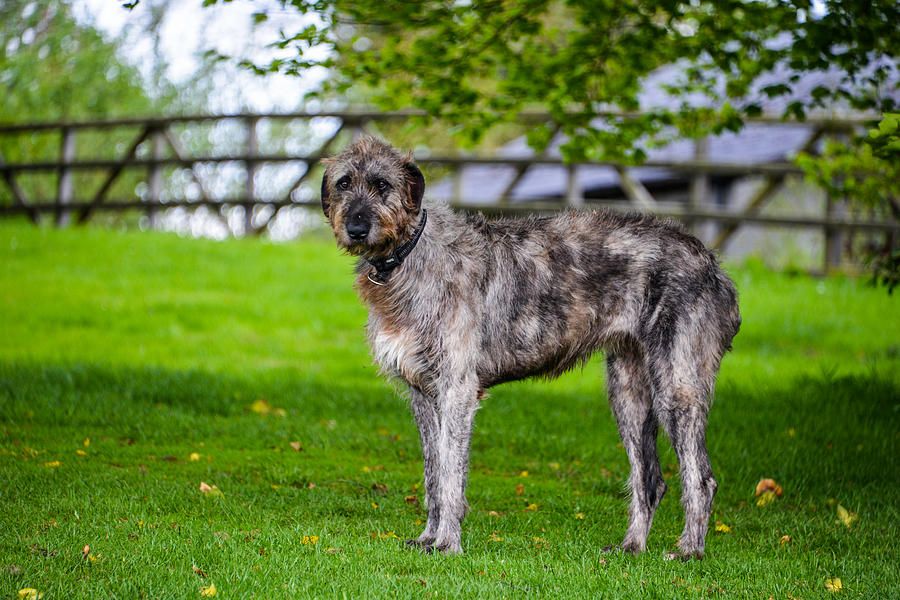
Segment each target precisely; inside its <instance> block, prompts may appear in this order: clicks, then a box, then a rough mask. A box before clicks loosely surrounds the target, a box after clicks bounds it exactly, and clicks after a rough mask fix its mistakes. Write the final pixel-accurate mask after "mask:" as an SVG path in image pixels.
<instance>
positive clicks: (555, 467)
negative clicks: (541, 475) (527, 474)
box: [547, 462, 560, 471]
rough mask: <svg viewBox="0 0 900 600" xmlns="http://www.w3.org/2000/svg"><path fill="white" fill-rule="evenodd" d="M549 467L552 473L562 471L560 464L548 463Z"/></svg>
mask: <svg viewBox="0 0 900 600" xmlns="http://www.w3.org/2000/svg"><path fill="white" fill-rule="evenodd" d="M547 466H548V467H550V470H551V471H559V469H560V466H559V463H558V462H552V463H547Z"/></svg>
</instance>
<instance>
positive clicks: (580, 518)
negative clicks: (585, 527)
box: [575, 512, 584, 521]
mask: <svg viewBox="0 0 900 600" xmlns="http://www.w3.org/2000/svg"><path fill="white" fill-rule="evenodd" d="M575 519H576V520H577V521H584V513H582V512H579V513H575Z"/></svg>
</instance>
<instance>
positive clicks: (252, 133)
mask: <svg viewBox="0 0 900 600" xmlns="http://www.w3.org/2000/svg"><path fill="white" fill-rule="evenodd" d="M257 122H258V119H256V118H255V117H249V118H248V119H247V120H246V126H247V158H249V159H250V160H248V161H247V162H246V168H247V181H246V184H245V189H244V196H246V198H245V199H246V200H247V203H246V204H244V235H250V234H251V233H252V232H253V206H254V205H253V201H254V200H256V184H255V179H256V161H255V160H253V159H255V158H256V156H257V154H258V153H259V138H258V137H257V135H256V124H257Z"/></svg>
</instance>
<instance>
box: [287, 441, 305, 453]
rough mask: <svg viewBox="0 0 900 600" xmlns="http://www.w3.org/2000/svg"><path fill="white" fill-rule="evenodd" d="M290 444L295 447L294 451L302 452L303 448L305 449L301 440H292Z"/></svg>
mask: <svg viewBox="0 0 900 600" xmlns="http://www.w3.org/2000/svg"><path fill="white" fill-rule="evenodd" d="M290 446H291V448H293V449H294V452H300V451H301V450H303V444H301V443H300V442H291V444H290Z"/></svg>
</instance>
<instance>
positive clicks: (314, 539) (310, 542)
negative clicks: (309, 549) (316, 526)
mask: <svg viewBox="0 0 900 600" xmlns="http://www.w3.org/2000/svg"><path fill="white" fill-rule="evenodd" d="M300 543H301V544H303V545H304V546H315V545H316V544H318V543H319V536H317V535H304V536H303V539H301V540H300Z"/></svg>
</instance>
